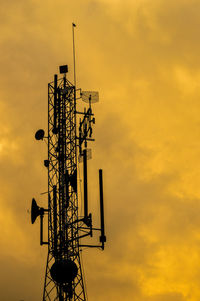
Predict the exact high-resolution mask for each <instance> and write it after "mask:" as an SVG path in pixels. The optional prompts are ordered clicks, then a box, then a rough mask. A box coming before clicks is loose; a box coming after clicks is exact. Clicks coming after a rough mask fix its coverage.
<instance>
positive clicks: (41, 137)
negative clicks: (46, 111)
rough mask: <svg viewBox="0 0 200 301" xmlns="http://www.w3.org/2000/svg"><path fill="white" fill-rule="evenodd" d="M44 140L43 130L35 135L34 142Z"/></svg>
mask: <svg viewBox="0 0 200 301" xmlns="http://www.w3.org/2000/svg"><path fill="white" fill-rule="evenodd" d="M43 138H44V130H42V129H40V130H38V131H37V132H36V133H35V139H36V140H43Z"/></svg>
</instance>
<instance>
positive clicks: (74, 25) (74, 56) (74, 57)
mask: <svg viewBox="0 0 200 301" xmlns="http://www.w3.org/2000/svg"><path fill="white" fill-rule="evenodd" d="M74 27H76V24H74V23H72V38H73V61H74V86H75V87H76V55H75V39H74Z"/></svg>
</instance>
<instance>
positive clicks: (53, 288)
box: [43, 75, 86, 301]
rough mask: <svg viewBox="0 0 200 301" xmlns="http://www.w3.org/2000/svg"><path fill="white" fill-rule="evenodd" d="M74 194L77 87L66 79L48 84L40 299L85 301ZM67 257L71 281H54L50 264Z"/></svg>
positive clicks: (76, 203)
mask: <svg viewBox="0 0 200 301" xmlns="http://www.w3.org/2000/svg"><path fill="white" fill-rule="evenodd" d="M78 235H79V222H78V196H77V147H76V91H75V87H74V86H73V85H72V84H71V83H70V82H69V81H68V80H67V79H66V76H65V75H64V77H63V78H61V79H59V80H58V79H57V75H55V77H54V82H52V83H49V85H48V256H47V263H46V273H45V283H44V291H43V301H56V300H59V301H76V300H77V301H86V294H85V288H84V281H83V274H82V267H81V258H80V249H79V236H78ZM64 260H70V261H72V262H73V263H75V264H76V266H77V275H76V277H75V278H74V280H73V281H72V282H71V283H67V284H66V283H60V284H58V282H56V281H54V280H53V279H52V276H51V272H50V271H51V267H52V265H53V264H54V263H55V262H58V261H64Z"/></svg>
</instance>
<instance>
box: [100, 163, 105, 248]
mask: <svg viewBox="0 0 200 301" xmlns="http://www.w3.org/2000/svg"><path fill="white" fill-rule="evenodd" d="M99 194H100V219H101V236H100V242H101V243H102V249H103V250H104V243H105V242H106V236H105V226H104V206H103V171H102V169H99Z"/></svg>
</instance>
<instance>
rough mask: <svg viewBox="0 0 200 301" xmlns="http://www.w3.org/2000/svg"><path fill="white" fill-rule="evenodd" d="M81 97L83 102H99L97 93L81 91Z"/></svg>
mask: <svg viewBox="0 0 200 301" xmlns="http://www.w3.org/2000/svg"><path fill="white" fill-rule="evenodd" d="M81 97H82V100H83V101H84V102H87V103H95V102H98V101H99V92H96V91H82V92H81Z"/></svg>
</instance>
